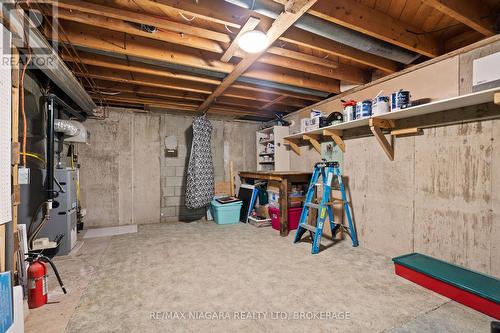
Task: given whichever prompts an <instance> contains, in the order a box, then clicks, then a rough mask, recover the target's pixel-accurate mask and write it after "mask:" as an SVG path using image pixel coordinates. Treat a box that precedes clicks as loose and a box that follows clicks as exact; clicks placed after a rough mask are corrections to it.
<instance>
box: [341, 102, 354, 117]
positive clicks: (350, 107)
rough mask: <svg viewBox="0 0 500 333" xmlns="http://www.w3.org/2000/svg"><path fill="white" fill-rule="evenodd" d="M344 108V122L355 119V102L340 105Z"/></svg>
mask: <svg viewBox="0 0 500 333" xmlns="http://www.w3.org/2000/svg"><path fill="white" fill-rule="evenodd" d="M342 107H343V108H344V121H346V122H347V121H353V120H354V119H356V101H353V100H350V101H347V102H344V103H342Z"/></svg>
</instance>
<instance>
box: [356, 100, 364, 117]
mask: <svg viewBox="0 0 500 333" xmlns="http://www.w3.org/2000/svg"><path fill="white" fill-rule="evenodd" d="M362 113H363V102H357V103H356V117H355V119H361V114H362Z"/></svg>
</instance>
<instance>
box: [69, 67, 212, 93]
mask: <svg viewBox="0 0 500 333" xmlns="http://www.w3.org/2000/svg"><path fill="white" fill-rule="evenodd" d="M87 68H88V70H89V72H88V73H83V72H80V71H74V73H75V75H77V76H80V77H90V78H93V79H98V80H103V81H112V82H119V83H128V84H134V85H140V86H145V87H154V88H164V89H171V90H179V91H189V92H194V93H199V94H206V95H209V94H211V92H212V89H213V87H212V86H207V85H204V84H200V83H193V82H190V83H188V84H186V83H181V82H179V80H169V79H166V78H161V77H160V78H159V77H156V76H153V75H146V74H139V73H136V74H131V73H129V72H123V71H116V70H110V69H104V68H97V67H95V68H93V67H92V66H87Z"/></svg>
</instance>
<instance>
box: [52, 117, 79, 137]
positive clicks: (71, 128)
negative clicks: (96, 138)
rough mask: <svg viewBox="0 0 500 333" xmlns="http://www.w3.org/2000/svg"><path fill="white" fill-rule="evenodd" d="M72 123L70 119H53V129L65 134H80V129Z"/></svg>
mask: <svg viewBox="0 0 500 333" xmlns="http://www.w3.org/2000/svg"><path fill="white" fill-rule="evenodd" d="M74 123H75V121H72V120H63V119H55V120H54V131H55V132H57V133H61V134H64V135H65V136H77V135H78V134H80V129H79V128H78V127H77V126H76V125H75V124H74Z"/></svg>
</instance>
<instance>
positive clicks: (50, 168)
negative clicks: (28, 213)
mask: <svg viewBox="0 0 500 333" xmlns="http://www.w3.org/2000/svg"><path fill="white" fill-rule="evenodd" d="M54 108H55V102H54V96H53V95H49V96H48V97H47V156H46V158H45V160H46V161H47V179H46V181H45V188H46V190H47V198H48V201H49V202H52V201H53V199H54V198H55V197H56V195H55V193H54V113H55V110H54ZM49 206H50V205H49Z"/></svg>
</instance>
